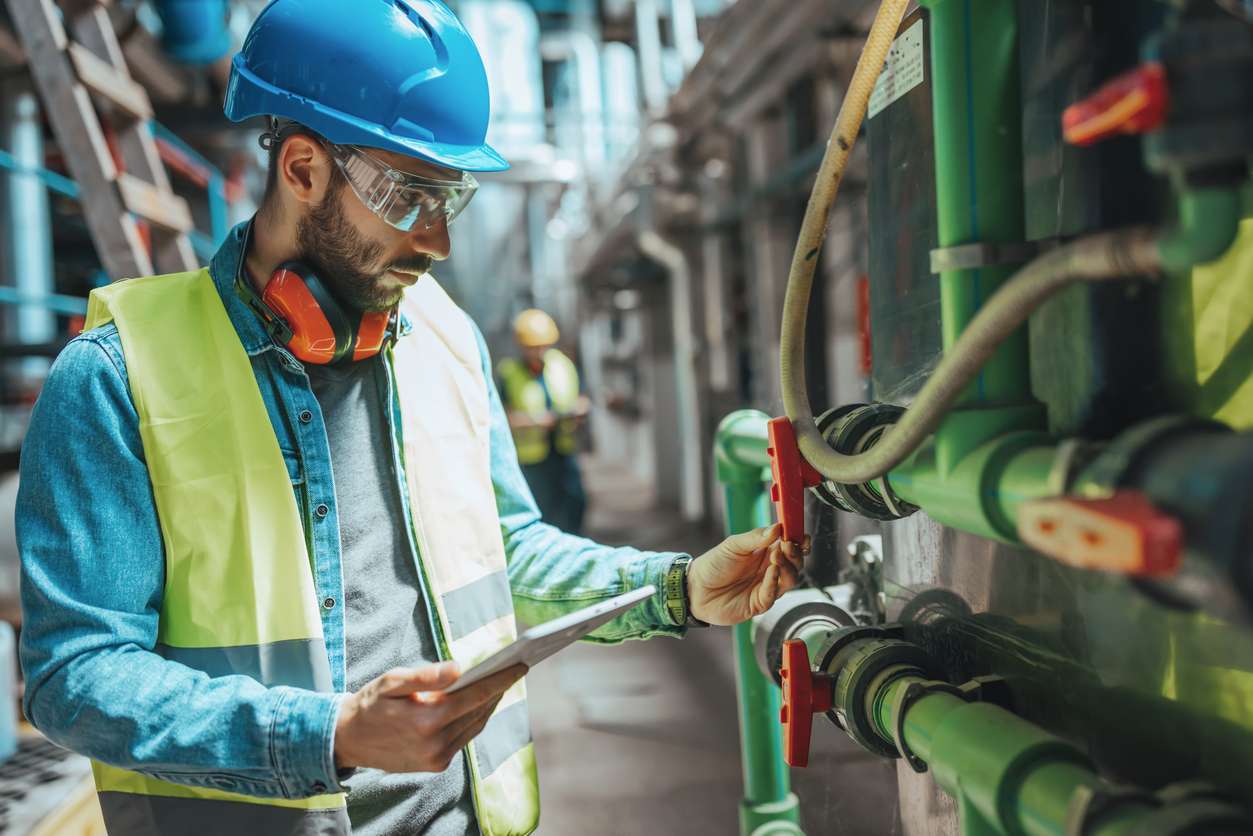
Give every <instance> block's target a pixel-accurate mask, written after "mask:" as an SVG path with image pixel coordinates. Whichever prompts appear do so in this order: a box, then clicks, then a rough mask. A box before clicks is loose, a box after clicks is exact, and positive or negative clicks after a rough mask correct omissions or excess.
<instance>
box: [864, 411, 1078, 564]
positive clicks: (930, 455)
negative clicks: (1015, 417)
mask: <svg viewBox="0 0 1253 836" xmlns="http://www.w3.org/2000/svg"><path fill="white" fill-rule="evenodd" d="M999 412H1003V411H1002V410H992V411H991V413H993V414H994V413H999ZM963 417H968V418H975V417H976V416H975V415H973V414H968V413H967V414H964V416H963ZM1011 423H1012V418H1011ZM936 449H937V448H936V446H935V445H933V444H928V445H926V446H924V447H923V448H922V449H921V450H919V451H918V453H916V454H915V455H914V456H913V457H912V458H910V459H909V460H908V461H906V462H905V463H904V464H902V465H901V466H900V467H898V468H896V469H895V470H893V471H892V472H891V473H890V474H889V475H888V484H889V485H890V487H891V489H892V492H893V493H895V494H896V495H897V496H899V497H900V498H901V499H904V500H905V501H906V502H909V503H911V504H913V505H917V506H918V507H919V508H922V509H923V510H925V511H926V512H927V514H928V515H929V516H930V517H932V518H933V519H935V520H937V521H939V522H941V523H943V524H944V525H949V526H952V527H954V528H958V529H961V530H962V531H969V532H972V533H974V534H978V535H980V536H983V537H994V538H996V539H999V540H1003V541H1006V542H1010V543H1017V542H1018V508H1019V507H1020V506H1021V505H1022V504H1023V503H1024V502H1026V501H1027V500H1030V499H1043V498H1046V497H1051V496H1057V495H1058V494H1061V493H1063V492H1064V491H1065V487H1066V486H1065V485H1064V484H1061V482H1060V480H1059V479H1058V475H1057V473H1056V463H1057V456H1058V448H1057V447H1056V446H1055V445H1053V444H1051V443H1049V440H1048V438H1047V437H1046V436H1045V435H1044V434H1043V433H1038V432H1030V431H1018V432H1013V431H1007V432H1004V433H1002V434H1000V435H997V436H995V437H994V438H992V440H991V441H987V442H984V443H983V444H982V445H980V446H978V447H976V448H975V449H974V450H972V451H971V452H970V453H968V454H967V455H966V456H964V457H963V458H962V459H961V461H959V462H958V463H957V466H956V467H955V468H954V469H953V470H951V471H950V472H947V473H946V472H943V471H942V470H941V469H940V467H939V465H938V464H937V462H936Z"/></svg>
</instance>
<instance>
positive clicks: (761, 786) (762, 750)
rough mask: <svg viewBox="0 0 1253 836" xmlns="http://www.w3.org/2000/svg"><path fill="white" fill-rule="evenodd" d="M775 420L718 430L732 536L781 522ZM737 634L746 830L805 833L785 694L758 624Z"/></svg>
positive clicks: (749, 418) (731, 420)
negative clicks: (760, 655)
mask: <svg viewBox="0 0 1253 836" xmlns="http://www.w3.org/2000/svg"><path fill="white" fill-rule="evenodd" d="M768 420H769V417H768V416H767V415H766V414H765V413H763V412H757V411H756V410H742V411H740V412H735V413H733V414H731V415H729V416H727V418H726V419H724V420H723V422H722V424H721V426H719V428H718V433H717V438H716V441H715V448H714V460H715V462H716V463H717V468H718V479H719V481H720V482H721V483H722V485H723V491H724V494H725V499H726V506H725V510H726V527H727V533H728V534H739V533H741V532H744V531H750V530H752V529H754V528H760V527H762V526H766V525H770V524H771V522H773V519H772V514H771V510H770V500H769V497H768V496H767V493H766V484H767V479H768V475H767V469H768V468H769V465H770V459H769V456H767V454H766V447H767V435H766V422H767V421H768ZM732 630H733V633H734V642H735V671H736V685H737V692H738V703H739V719H740V757H741V761H742V766H743V770H744V799H743V801H741V802H740V832H741V833H743V834H744V836H750V834H752V836H767V834H769V835H770V836H774V834H799V833H801V832H802V831H801V829H800V827H799V824H798V822H799V821H800V802H799V800H798V799H797V797H796V796H795V795H794V794H793V793H792V791H791V783H790V780H789V776H788V768H787V764H786V763H784V761H783V738H782V732H781V727H780V724H779V708H780V701H779V689H778V688H777V687H776V686H775V684H774V683H773V682H771V681H770V680H768V679H766V677H765V676H763V675H762V673H761V671H760V670H758V668H757V661H756V659H755V657H754V655H753V639H752V624H751V622H745V623H743V624H737V625H735V627H734V628H732Z"/></svg>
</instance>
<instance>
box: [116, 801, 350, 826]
mask: <svg viewBox="0 0 1253 836" xmlns="http://www.w3.org/2000/svg"><path fill="white" fill-rule="evenodd" d="M100 809H101V811H102V812H103V813H104V822H105V826H106V827H107V828H108V830H109V833H110V834H125V836H170V834H173V833H195V834H196V836H277V834H282V836H348V834H349V833H351V826H350V825H349V823H348V810H347V809H346V808H343V807H340V808H339V809H336V810H301V809H299V808H295V807H275V806H274V805H272V804H246V803H244V802H242V801H216V800H211V799H206V798H166V797H165V796H161V795H137V794H135V793H129V792H102V793H100Z"/></svg>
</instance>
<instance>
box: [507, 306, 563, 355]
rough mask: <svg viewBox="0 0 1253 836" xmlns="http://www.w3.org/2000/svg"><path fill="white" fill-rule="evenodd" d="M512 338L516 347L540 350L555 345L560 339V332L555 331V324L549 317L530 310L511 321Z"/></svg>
mask: <svg viewBox="0 0 1253 836" xmlns="http://www.w3.org/2000/svg"><path fill="white" fill-rule="evenodd" d="M513 336H514V338H515V339H517V341H518V345H520V346H523V347H524V348H540V347H542V346H546V345H556V344H557V340H558V339H560V338H561V332H560V331H558V330H557V323H555V322H553V318H552V317H551V316H549V315H548V314H546V313H544V312H543V311H541V310H538V309H536V308H531V309H530V310H529V311H523V312H522V313H520V314H518V318H517V319H515V320H514V321H513Z"/></svg>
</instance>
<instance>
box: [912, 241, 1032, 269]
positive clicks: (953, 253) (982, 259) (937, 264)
mask: <svg viewBox="0 0 1253 836" xmlns="http://www.w3.org/2000/svg"><path fill="white" fill-rule="evenodd" d="M1053 244H1054V242H1052V241H1018V242H1014V243H988V242H984V241H976V242H975V243H973V244H957V245H955V246H952V247H938V248H936V249H934V250H932V251H931V272H932V273H935V274H939V273H949V272H955V271H959V270H979V269H981V268H984V267H1006V266H1009V265H1014V264H1026V263H1027V262H1028V261H1031V260H1033V259H1034V258H1035V257H1036V256H1038V255H1040V254H1041V253H1043V252H1045V251H1046V250H1048V249H1051V248H1052V246H1053Z"/></svg>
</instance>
